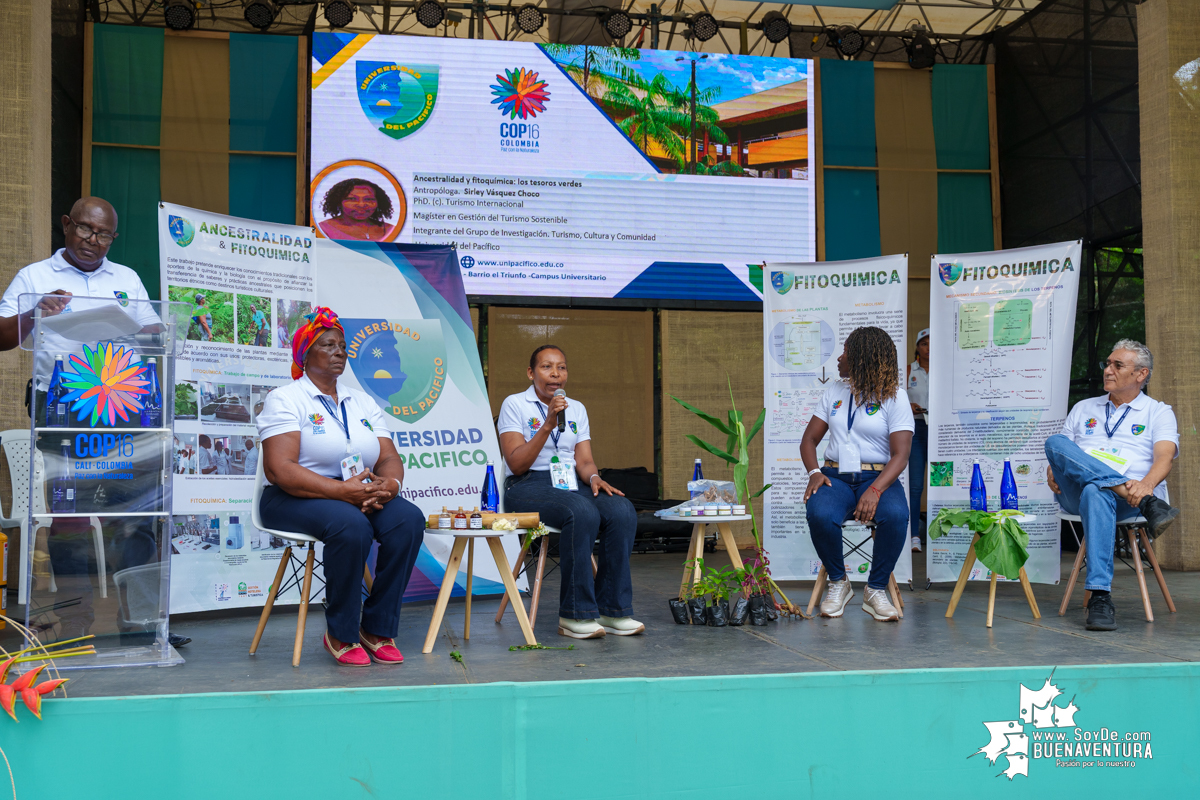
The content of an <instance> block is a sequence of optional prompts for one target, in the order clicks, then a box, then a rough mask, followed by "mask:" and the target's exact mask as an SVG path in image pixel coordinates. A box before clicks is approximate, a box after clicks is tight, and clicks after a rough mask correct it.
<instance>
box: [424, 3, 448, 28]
mask: <svg viewBox="0 0 1200 800" xmlns="http://www.w3.org/2000/svg"><path fill="white" fill-rule="evenodd" d="M445 19H446V9H444V8H442V4H441V3H439V2H438V1H437V0H424V1H423V2H422V3H421V4H420V5H419V6H417V22H419V23H421V24H422V25H424V26H425V27H426V28H436V27H437V26H438V25H441V24H442V21H443V20H445Z"/></svg>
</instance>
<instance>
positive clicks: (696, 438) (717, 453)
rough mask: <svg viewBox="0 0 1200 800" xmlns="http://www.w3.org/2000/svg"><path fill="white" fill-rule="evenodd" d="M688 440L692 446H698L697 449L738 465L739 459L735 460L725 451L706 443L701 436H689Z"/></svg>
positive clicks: (690, 434)
mask: <svg viewBox="0 0 1200 800" xmlns="http://www.w3.org/2000/svg"><path fill="white" fill-rule="evenodd" d="M687 440H688V441H689V442H691V443H692V444H694V445H696V447H699V448H700V449H701V450H705V451H707V452H709V453H712V454H713V455H714V456H716V457H717V458H720V459H724V460H725V461H728V462H729V463H730V464H736V463H737V459H736V458H734V457H733V456H731V455H729V453H726V452H725V451H724V450H722V449H720V448H719V447H717V446H716V445H711V444H709V443H708V442H706V441H704V440H703V439H701V438H700V437H699V436H696V435H695V434H692V433H689V434H687Z"/></svg>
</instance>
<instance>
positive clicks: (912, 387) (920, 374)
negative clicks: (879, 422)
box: [854, 361, 929, 420]
mask: <svg viewBox="0 0 1200 800" xmlns="http://www.w3.org/2000/svg"><path fill="white" fill-rule="evenodd" d="M908 399H909V402H911V403H916V404H917V405H919V406H920V407H921V408H929V373H928V372H926V371H925V370H924V368H923V367H922V366H921V362H920V361H914V362H912V363H911V364H909V365H908ZM854 418H855V419H856V420H857V419H858V415H857V414H855V415H854Z"/></svg>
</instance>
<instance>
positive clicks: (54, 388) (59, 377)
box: [46, 355, 67, 428]
mask: <svg viewBox="0 0 1200 800" xmlns="http://www.w3.org/2000/svg"><path fill="white" fill-rule="evenodd" d="M66 394H67V388H66V387H65V386H63V356H62V355H57V356H55V357H54V373H53V374H52V375H51V376H50V388H49V390H48V391H47V392H46V427H47V428H65V427H67V404H66V403H64V402H63V398H64V397H65V396H66Z"/></svg>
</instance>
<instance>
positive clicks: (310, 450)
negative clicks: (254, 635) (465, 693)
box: [257, 307, 425, 667]
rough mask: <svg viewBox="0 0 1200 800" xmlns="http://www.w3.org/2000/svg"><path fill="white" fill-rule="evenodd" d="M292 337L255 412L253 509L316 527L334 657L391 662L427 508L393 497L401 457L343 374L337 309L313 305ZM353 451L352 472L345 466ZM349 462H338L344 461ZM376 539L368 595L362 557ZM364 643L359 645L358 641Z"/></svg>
mask: <svg viewBox="0 0 1200 800" xmlns="http://www.w3.org/2000/svg"><path fill="white" fill-rule="evenodd" d="M305 319H306V320H307V321H306V322H305V324H303V325H301V326H300V328H299V329H298V330H297V331H296V333H295V336H294V337H293V338H292V378H293V382H292V383H291V384H288V385H287V386H280V387H279V388H277V389H275V390H274V391H272V392H271V393H270V394H269V395H267V401H266V403H265V404H264V405H263V410H262V412H261V413H259V415H258V420H257V423H258V434H259V440H260V441H261V442H262V447H263V474H264V476H265V477H266V479H267V480H268V481H269V482H270V484H271V485H270V486H267V487H266V488H265V489H264V490H263V494H262V500H261V501H260V502H259V512H260V513H261V514H262V521H263V524H264V525H266V526H267V527H268V528H274V529H276V530H284V531H297V532H300V533H307V534H308V535H310V536H315V537H316V538H317V539H319V540H321V542H323V543H324V544H325V555H324V563H325V588H326V594H325V597H326V606H327V608H326V611H325V623H326V627H327V629H328V630H327V632H326V634H325V636H324V637H322V640H321V642H322V644H323V645H324V647H325V649H326V650H327V651H328V652H329V654H330V655H332V656H333V658H334V660H335V661H337V663H339V664H341V665H343V666H348V667H368V666H370V665H371V661H372V660H373V661H376V662H378V663H382V664H398V663H400V662H401V661H403V660H404V656H402V655H401V654H400V651H399V650H398V649H397V648H396V642H395V637H396V634H397V633H398V632H399V630H400V602H401V600H402V599H403V598H404V589H405V587H406V586H408V578H409V576H410V575H411V574H412V570H413V565H414V564H415V563H416V561H417V553H418V552H419V551H420V549H421V540H422V539H423V538H424V535H425V517H424V515H423V514H422V513H421V512H420V510H419V509H418V508H417V507H416V506H415V505H413V504H412V503H410V502H408V501H407V500H405V499H404V498H403V497H399V494H400V487H401V485H402V484H403V482H404V461H403V460H402V459H401V458H400V456H399V455H398V454H397V453H396V447H395V445H394V444H393V442H392V439H391V436H390V435H389V433H388V428H387V421H386V419H385V418H384V416H383V412H382V411H381V410H380V409H379V405H378V404H377V403H376V402H375V401H374V400H372V399H371V398H370V397H369V396H368V395H367V394H366V393H365V392H363V391H361V390H359V389H355V388H353V387H351V386H349V385H347V383H346V382H345V381H342V380H341V375H342V373H343V372H344V371H345V369H346V337H345V334H344V333H343V332H342V324H341V323H340V322H338V318H337V314H334V313H333V312H332V311H330V310H329V309H328V308H324V307H319V308H317V309H316V310H315V311H314V312H313V313H312V314H309V315H307V317H306V318H305ZM355 455H358V456H360V457H361V461H359V462H358V464H357V467H358V468H359V469H360V471H358V472H357V474H350V472H349V470H348V468H347V467H348V466H349V465H350V464H351V463H353V461H354V459H353V456H355ZM344 462H345V463H346V464H347V467H344V466H343V463H344ZM373 541H378V542H379V555H378V557H377V560H376V562H375V567H376V571H375V581H374V584H373V585H372V586H371V596H370V597H368V598H367V601H366V602H365V603H364V602H363V599H362V577H363V567H364V566H366V563H367V556H368V555H370V553H371V544H372V542H373ZM364 648H365V649H364Z"/></svg>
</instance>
